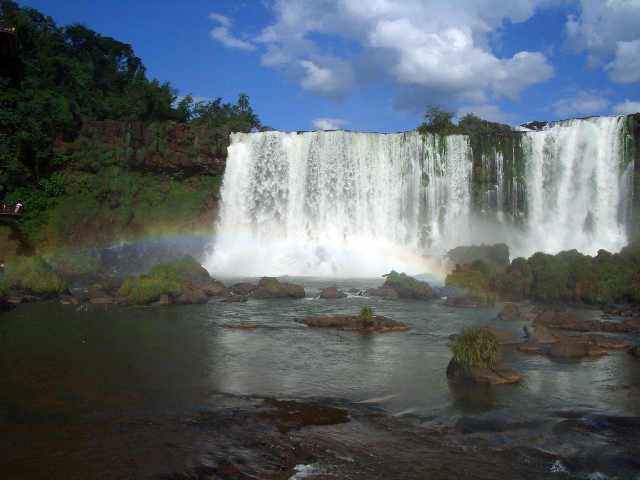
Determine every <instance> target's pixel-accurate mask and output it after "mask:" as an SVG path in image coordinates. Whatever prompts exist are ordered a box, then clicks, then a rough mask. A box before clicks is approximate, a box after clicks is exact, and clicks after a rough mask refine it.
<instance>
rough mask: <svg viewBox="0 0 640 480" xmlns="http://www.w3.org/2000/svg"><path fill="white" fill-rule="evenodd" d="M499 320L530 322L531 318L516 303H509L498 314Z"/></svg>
mask: <svg viewBox="0 0 640 480" xmlns="http://www.w3.org/2000/svg"><path fill="white" fill-rule="evenodd" d="M498 318H499V319H500V320H516V321H527V322H528V321H529V317H527V316H526V315H525V314H524V313H522V312H521V311H520V307H518V305H516V304H514V303H507V304H506V305H505V306H504V307H502V310H500V311H499V312H498Z"/></svg>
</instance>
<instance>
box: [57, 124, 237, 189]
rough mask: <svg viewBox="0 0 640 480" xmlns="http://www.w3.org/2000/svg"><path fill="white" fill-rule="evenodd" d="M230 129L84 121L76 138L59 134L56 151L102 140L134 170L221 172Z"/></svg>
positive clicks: (68, 150) (191, 173) (197, 173)
mask: <svg viewBox="0 0 640 480" xmlns="http://www.w3.org/2000/svg"><path fill="white" fill-rule="evenodd" d="M229 135H230V131H229V130H226V129H212V128H209V127H206V126H194V125H187V124H179V123H174V122H163V123H157V122H156V123H146V122H112V121H106V122H84V123H83V124H82V127H81V128H80V131H79V132H78V134H77V136H76V137H75V138H73V137H62V136H60V137H58V138H56V139H55V142H54V145H53V151H54V153H60V154H67V153H70V152H73V151H80V150H82V149H83V142H85V143H86V142H87V141H89V142H93V143H95V142H99V143H100V144H103V145H104V146H106V147H107V149H108V150H109V151H111V152H117V154H118V157H119V158H121V159H122V161H123V163H124V162H126V164H127V166H129V167H130V168H132V169H134V170H141V171H148V172H152V173H169V174H176V173H180V172H182V174H183V175H184V176H186V177H189V176H194V175H219V174H222V173H223V172H224V169H225V163H226V157H227V146H228V144H229Z"/></svg>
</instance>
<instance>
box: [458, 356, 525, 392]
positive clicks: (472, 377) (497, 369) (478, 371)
mask: <svg viewBox="0 0 640 480" xmlns="http://www.w3.org/2000/svg"><path fill="white" fill-rule="evenodd" d="M447 377H449V378H459V379H463V380H469V381H472V382H476V383H485V384H488V385H491V386H499V385H509V384H511V383H518V382H519V381H520V374H519V373H518V372H516V371H515V370H513V369H512V368H510V367H508V366H506V365H504V364H502V363H496V364H495V365H494V366H493V367H491V368H479V367H464V366H463V365H461V364H460V363H458V362H456V361H455V360H453V359H451V361H450V362H449V365H448V366H447Z"/></svg>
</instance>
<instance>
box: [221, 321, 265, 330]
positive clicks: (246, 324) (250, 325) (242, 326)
mask: <svg viewBox="0 0 640 480" xmlns="http://www.w3.org/2000/svg"><path fill="white" fill-rule="evenodd" d="M227 328H237V329H240V330H243V329H245V328H258V325H256V324H255V323H249V322H242V323H240V324H238V325H229V326H228V327H227Z"/></svg>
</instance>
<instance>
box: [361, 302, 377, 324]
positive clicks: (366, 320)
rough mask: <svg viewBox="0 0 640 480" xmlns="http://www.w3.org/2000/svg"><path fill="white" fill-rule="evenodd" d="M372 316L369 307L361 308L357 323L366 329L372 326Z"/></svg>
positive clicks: (371, 310)
mask: <svg viewBox="0 0 640 480" xmlns="http://www.w3.org/2000/svg"><path fill="white" fill-rule="evenodd" d="M374 316H375V315H374V314H373V309H372V308H371V307H362V309H360V315H358V321H359V322H360V323H362V325H363V326H365V327H368V326H371V325H372V324H373V317H374Z"/></svg>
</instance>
